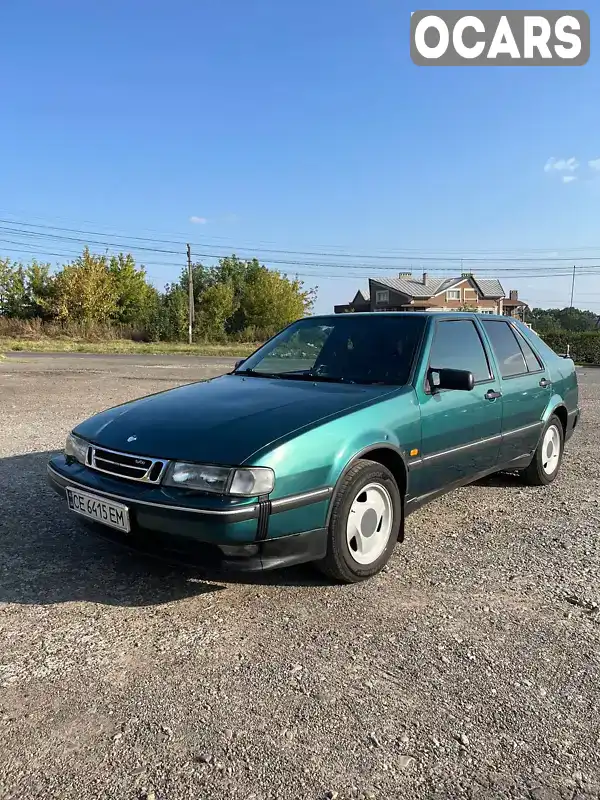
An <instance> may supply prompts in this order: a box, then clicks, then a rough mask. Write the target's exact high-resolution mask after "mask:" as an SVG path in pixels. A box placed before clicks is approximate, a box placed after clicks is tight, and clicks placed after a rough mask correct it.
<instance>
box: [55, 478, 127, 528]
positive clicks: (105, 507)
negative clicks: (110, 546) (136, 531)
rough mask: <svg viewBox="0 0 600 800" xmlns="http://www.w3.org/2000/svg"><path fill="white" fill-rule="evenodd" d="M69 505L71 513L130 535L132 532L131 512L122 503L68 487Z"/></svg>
mask: <svg viewBox="0 0 600 800" xmlns="http://www.w3.org/2000/svg"><path fill="white" fill-rule="evenodd" d="M67 503H68V504H69V508H70V509H71V511H74V512H75V513H76V514H81V515H82V516H83V517H87V518H88V519H93V520H94V521H95V522H100V523H102V525H108V526H110V527H111V528H116V529H117V530H119V531H124V532H125V533H129V531H130V530H131V526H130V524H129V510H128V508H127V506H123V505H121V504H120V503H113V501H112V500H105V499H104V498H103V497H96V496H95V495H93V494H88V493H87V492H80V491H79V489H72V488H71V487H70V486H67Z"/></svg>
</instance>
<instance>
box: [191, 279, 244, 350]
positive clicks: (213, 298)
mask: <svg viewBox="0 0 600 800" xmlns="http://www.w3.org/2000/svg"><path fill="white" fill-rule="evenodd" d="M197 308H198V310H197V311H196V324H195V329H196V331H197V332H198V333H199V335H200V336H201V337H202V338H205V339H222V338H224V337H225V335H226V325H227V322H228V321H229V320H230V319H231V318H232V317H233V315H234V313H235V311H236V303H235V290H234V286H233V283H231V282H219V283H213V284H212V286H208V287H207V288H206V289H205V290H204V292H203V293H202V295H201V297H200V301H199V303H198V306H197Z"/></svg>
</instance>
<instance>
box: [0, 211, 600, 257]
mask: <svg viewBox="0 0 600 800" xmlns="http://www.w3.org/2000/svg"><path fill="white" fill-rule="evenodd" d="M38 219H42V218H41V217H38ZM55 219H59V220H64V218H63V217H55ZM0 223H5V224H9V225H15V224H17V225H23V226H27V227H32V228H45V229H48V230H60V231H66V232H71V233H80V234H85V235H96V236H107V235H109V236H116V237H117V238H127V239H129V240H135V241H145V242H158V243H160V244H176V245H180V246H185V243H186V239H187V234H164V233H161V232H159V236H158V237H141V236H132V235H130V234H120V233H116V232H114V231H110V232H109V231H103V232H94V231H87V230H84V229H82V228H72V227H61V226H57V225H48V224H44V223H32V222H23V221H21V220H16V219H0ZM82 224H84V225H91V226H94V227H102V226H98V225H97V223H94V222H90V221H89V220H88V221H84V222H83V223H82ZM142 230H145V231H147V232H156V229H154V228H144V229H142ZM166 235H170V236H179V237H180V238H179V239H172V238H169V239H165V238H160V237H162V236H166ZM209 240H215V241H225V242H237V243H238V245H239V244H242V242H240V240H239V238H238V239H234V238H233V237H228V236H216V235H212V236H206V237H203V241H204V243H206V242H207V241H209ZM264 244H276V242H274V241H273V240H262V241H259V240H257V241H254V242H253V243H252V247H246V249H256V250H259V251H260V252H267V251H266V250H265V249H264V248H263V245H264ZM191 245H192V246H194V247H195V246H198V243H197V242H191ZM219 246H220V247H221V246H222V245H219ZM315 246H316V247H320V248H323V249H329V250H336V249H337V250H342V251H343V252H341V253H338V255H341V256H343V257H347V256H348V255H351V254H349V253H348V252H347V247H346V246H345V245H339V244H336V245H333V244H320V245H315ZM589 250H600V245H586V246H578V247H571V248H557V247H543V248H541V247H540V248H538V247H517V248H504V249H502V250H500V249H498V248H474V249H468V248H451V249H447V250H444V251H443V256H442V257H448V258H451V259H452V260H457V261H458V260H460V259H461V258H462V257H465V256H464V254H465V253H467V252H468V253H470V254H472V255H473V257H475V254H484V255H486V256H488V257H493V256H494V255H495V254H498V253H521V254H522V253H546V254H548V253H552V254H554V253H564V254H565V257H566V258H567V259H568V260H572V257H569V256H568V255H567V254H568V253H574V252H584V251H589ZM272 252H281V253H290V254H297V255H321V254H320V253H312V252H311V251H301V250H278V251H272ZM376 252H382V253H383V252H387V253H389V254H390V255H387V256H384V258H389V259H393V258H396V256H397V254H399V253H410V254H412V255H411V257H412V258H415V259H416V260H418V254H419V253H420V252H422V249H421V248H395V247H387V248H378V250H377V251H376ZM433 252H435V251H433ZM440 252H441V251H440ZM324 255H327V256H330V255H331V256H334V257H335V255H336V254H335V253H326V254H324ZM438 255H440V253H438ZM364 256H365V254H364V253H363V254H356V257H357V258H363V257H364ZM552 257H553V256H552V255H546V256H543V258H552ZM520 258H521V256H519V257H517V260H520Z"/></svg>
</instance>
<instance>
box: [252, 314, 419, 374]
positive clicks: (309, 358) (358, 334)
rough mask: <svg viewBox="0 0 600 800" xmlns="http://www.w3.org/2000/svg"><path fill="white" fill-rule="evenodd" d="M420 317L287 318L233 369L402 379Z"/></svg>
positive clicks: (416, 339) (407, 369)
mask: <svg viewBox="0 0 600 800" xmlns="http://www.w3.org/2000/svg"><path fill="white" fill-rule="evenodd" d="M424 328H425V319H424V317H422V316H417V315H414V316H412V315H410V316H409V315H406V316H400V315H398V316H392V315H389V316H387V315H386V316H383V315H381V316H380V315H373V316H371V315H368V316H366V315H365V316H363V315H358V314H344V315H340V316H339V317H335V318H331V317H328V318H325V319H323V318H318V317H317V318H306V319H302V320H299V321H298V322H295V323H293V324H292V325H290V326H289V327H288V328H286V329H285V330H283V331H282V332H281V333H280V334H278V335H277V336H276V337H275V338H274V339H272V340H271V341H270V342H268V343H267V344H266V345H265V346H264V347H262V348H261V349H260V350H259V351H258V352H256V353H255V354H254V355H253V356H251V357H250V358H248V359H246V361H244V362H243V363H242V364H240V366H239V368H238V369H237V370H236V373H237V374H243V375H254V376H256V377H270V378H281V379H286V380H317V381H318V380H322V381H329V382H339V383H365V384H368V383H384V384H394V385H404V384H406V383H407V382H408V379H409V376H410V371H411V367H412V363H413V360H414V358H415V353H416V350H417V347H418V345H419V342H420V340H421V336H422V334H423V330H424Z"/></svg>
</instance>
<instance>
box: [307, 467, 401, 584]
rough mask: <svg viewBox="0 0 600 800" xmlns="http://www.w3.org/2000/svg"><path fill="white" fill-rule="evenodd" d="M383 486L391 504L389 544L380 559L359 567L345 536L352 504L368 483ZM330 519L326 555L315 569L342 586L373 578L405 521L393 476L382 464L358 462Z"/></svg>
mask: <svg viewBox="0 0 600 800" xmlns="http://www.w3.org/2000/svg"><path fill="white" fill-rule="evenodd" d="M371 483H376V484H380V485H381V486H382V487H384V488H385V489H386V490H387V493H388V494H389V497H390V499H391V504H392V520H391V527H390V536H389V541H388V542H387V545H386V547H385V549H384V550H383V552H382V553H381V555H380V556H379V558H377V560H376V561H373V562H372V563H371V564H368V565H366V564H360V563H358V562H357V561H356V560H355V559H354V558H353V557H352V553H351V550H350V548H349V546H348V542H347V537H346V525H347V522H348V515H349V514H350V508H351V506H352V503H353V502H354V500H355V499H356V497H357V496H358V495H359V492H360V490H361V488H363V487H366V486H368V484H371ZM332 502H333V507H332V511H331V515H330V519H329V528H328V540H327V555H326V556H325V558H324V559H323V560H322V561H318V562H317V564H316V566H317V567H318V569H320V570H321V572H323V573H324V574H325V575H327V576H328V577H330V578H333V579H334V580H336V581H341V582H343V583H358V582H359V581H364V580H366V579H367V578H371V577H372V576H373V575H376V574H377V573H378V572H380V571H381V569H383V567H384V566H385V565H386V564H387V562H388V561H389V559H390V556H391V555H392V553H393V551H394V547H395V545H396V542H397V541H398V531H399V530H400V524H401V521H402V497H401V496H400V491H399V489H398V484H397V483H396V480H395V478H394V476H393V475H392V473H391V472H390V471H389V469H387V467H384V466H383V465H382V464H378V463H377V462H375V461H368V460H367V459H359V460H358V461H356V463H355V464H353V465H352V467H351V468H350V469H349V470H348V472H347V473H346V475H345V476H344V477H343V479H342V483H341V485H340V486H339V488H338V491H337V492H336V494H335V497H334V499H333V501H332Z"/></svg>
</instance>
